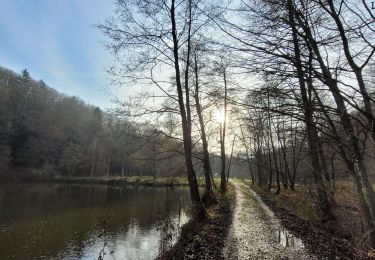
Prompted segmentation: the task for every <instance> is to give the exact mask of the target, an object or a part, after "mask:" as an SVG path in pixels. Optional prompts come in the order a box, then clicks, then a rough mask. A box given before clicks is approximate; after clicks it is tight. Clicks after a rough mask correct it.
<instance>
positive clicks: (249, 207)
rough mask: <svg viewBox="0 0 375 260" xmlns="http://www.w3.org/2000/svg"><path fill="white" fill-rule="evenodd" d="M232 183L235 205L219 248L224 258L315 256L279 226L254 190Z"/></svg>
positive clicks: (294, 257) (313, 257) (295, 257)
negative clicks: (221, 246) (230, 223)
mask: <svg viewBox="0 0 375 260" xmlns="http://www.w3.org/2000/svg"><path fill="white" fill-rule="evenodd" d="M232 183H233V185H234V188H235V190H236V205H235V210H234V216H233V222H232V225H231V227H230V229H229V234H228V237H227V239H226V242H225V247H224V250H223V251H224V252H223V253H224V258H225V259H318V258H317V257H315V256H313V255H311V254H310V253H309V252H308V251H307V250H306V248H305V246H304V244H303V243H302V241H301V240H300V239H298V238H296V237H294V236H293V235H292V234H291V233H289V232H288V231H287V230H286V229H285V228H283V227H282V225H281V224H280V222H279V220H278V219H277V217H276V216H275V215H274V214H273V212H272V211H271V210H270V209H269V208H268V207H267V206H266V205H265V204H264V203H263V202H262V200H261V199H260V198H259V197H258V196H257V194H256V193H255V192H254V191H252V190H251V189H249V187H248V186H246V185H245V184H243V183H240V182H237V181H234V182H232ZM319 259H320V258H319Z"/></svg>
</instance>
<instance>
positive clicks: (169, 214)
mask: <svg viewBox="0 0 375 260" xmlns="http://www.w3.org/2000/svg"><path fill="white" fill-rule="evenodd" d="M188 202H189V192H188V190H187V189H186V188H176V189H170V188H145V187H128V188H119V187H107V186H80V185H65V184H18V183H17V184H15V183H12V184H0V252H1V254H2V255H1V259H98V257H99V255H102V256H104V259H152V258H154V257H155V256H157V254H158V252H159V249H160V250H166V248H168V247H169V246H170V245H171V244H173V243H174V242H175V240H176V236H177V235H178V233H179V230H180V229H179V227H180V226H181V225H183V224H184V223H186V221H187V220H188V217H187V213H186V212H187V211H186V208H187V205H188Z"/></svg>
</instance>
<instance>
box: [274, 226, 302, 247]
mask: <svg viewBox="0 0 375 260" xmlns="http://www.w3.org/2000/svg"><path fill="white" fill-rule="evenodd" d="M277 239H278V240H277V242H278V243H279V244H281V245H282V246H284V247H291V248H302V247H303V243H302V241H301V240H300V239H298V238H296V237H295V236H293V235H292V234H290V233H289V232H288V231H286V230H285V229H284V228H280V229H279V230H278V231H277Z"/></svg>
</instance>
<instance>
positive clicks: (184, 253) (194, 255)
mask: <svg viewBox="0 0 375 260" xmlns="http://www.w3.org/2000/svg"><path fill="white" fill-rule="evenodd" d="M215 195H216V198H217V202H215V203H212V204H211V205H206V210H207V212H208V214H209V216H210V217H209V218H208V219H204V220H197V219H192V220H190V221H189V222H188V223H187V224H185V225H184V226H183V227H182V230H181V235H180V237H179V239H178V241H177V243H176V244H175V245H174V246H173V247H172V248H171V249H170V250H168V251H167V252H164V253H163V254H162V255H159V257H158V258H157V259H158V260H169V259H223V258H224V255H223V248H224V243H225V240H226V237H227V234H228V230H229V227H230V224H231V223H232V218H233V210H234V206H235V190H234V187H233V186H232V185H230V184H229V185H228V190H227V192H226V193H225V194H222V193H221V192H220V191H215Z"/></svg>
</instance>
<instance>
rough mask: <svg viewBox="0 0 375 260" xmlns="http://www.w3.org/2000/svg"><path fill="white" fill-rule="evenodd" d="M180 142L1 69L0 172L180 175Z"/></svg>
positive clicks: (26, 173)
mask: <svg viewBox="0 0 375 260" xmlns="http://www.w3.org/2000/svg"><path fill="white" fill-rule="evenodd" d="M180 154H181V142H178V141H176V140H173V139H170V138H168V137H166V136H165V135H163V134H161V131H157V130H156V129H155V128H154V127H153V126H151V125H146V124H143V125H140V124H136V123H133V122H129V121H128V120H125V119H120V118H118V117H115V116H113V115H110V114H109V113H105V112H103V111H102V110H101V109H100V108H98V107H95V106H92V105H88V104H86V103H85V102H84V101H82V100H81V99H79V98H77V97H71V96H67V95H64V94H61V93H58V92H57V91H56V90H54V89H52V88H50V87H48V86H47V85H46V84H45V83H44V82H43V81H42V80H40V81H36V80H34V79H32V78H31V76H30V74H29V72H28V71H27V70H23V71H22V72H21V73H20V74H17V73H14V72H12V71H10V70H8V69H5V68H1V67H0V175H7V176H11V175H12V174H15V173H17V174H18V175H20V172H21V173H22V174H21V175H22V176H24V175H30V173H35V174H39V175H43V176H46V177H51V176H52V175H65V176H93V177H95V176H108V175H123V176H124V175H154V176H155V175H163V176H165V175H176V174H177V175H178V174H183V170H181V169H182V167H183V166H184V164H183V160H182V158H181V155H180Z"/></svg>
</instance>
